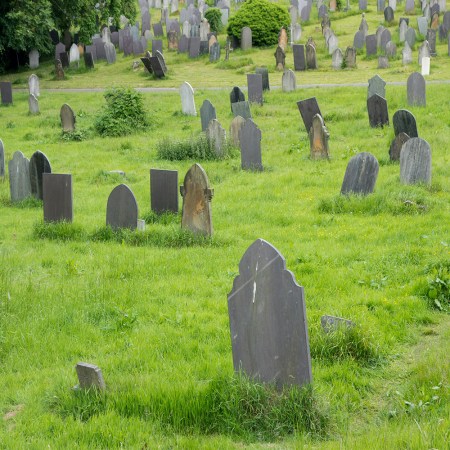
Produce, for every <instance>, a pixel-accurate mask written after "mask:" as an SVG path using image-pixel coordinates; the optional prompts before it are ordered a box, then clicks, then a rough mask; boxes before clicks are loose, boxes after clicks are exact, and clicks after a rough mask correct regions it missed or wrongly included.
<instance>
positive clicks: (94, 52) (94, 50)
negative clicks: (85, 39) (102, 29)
mask: <svg viewBox="0 0 450 450" xmlns="http://www.w3.org/2000/svg"><path fill="white" fill-rule="evenodd" d="M86 53H90V54H91V55H92V59H93V61H94V63H95V62H96V61H97V47H96V46H95V45H86V51H85V52H84V54H86ZM124 56H125V55H124ZM85 61H86V60H85Z"/></svg>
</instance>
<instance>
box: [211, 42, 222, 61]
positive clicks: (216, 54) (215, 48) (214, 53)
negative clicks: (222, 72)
mask: <svg viewBox="0 0 450 450" xmlns="http://www.w3.org/2000/svg"><path fill="white" fill-rule="evenodd" d="M219 59H220V44H219V43H218V42H214V43H213V44H211V47H209V62H216V61H219Z"/></svg>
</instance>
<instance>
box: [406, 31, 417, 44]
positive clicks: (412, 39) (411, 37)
mask: <svg viewBox="0 0 450 450" xmlns="http://www.w3.org/2000/svg"><path fill="white" fill-rule="evenodd" d="M405 41H406V42H407V43H408V45H409V46H410V48H413V47H414V45H415V43H416V30H415V29H414V28H411V27H409V28H408V29H407V30H406V34H405Z"/></svg>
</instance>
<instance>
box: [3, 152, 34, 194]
mask: <svg viewBox="0 0 450 450" xmlns="http://www.w3.org/2000/svg"><path fill="white" fill-rule="evenodd" d="M8 172H9V191H10V194H11V201H12V202H20V201H21V200H24V199H25V198H27V197H30V195H31V184H30V161H29V160H28V158H26V157H25V156H24V155H23V153H22V152H20V151H16V152H14V154H13V157H12V159H11V160H10V161H9V162H8Z"/></svg>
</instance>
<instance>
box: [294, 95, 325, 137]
mask: <svg viewBox="0 0 450 450" xmlns="http://www.w3.org/2000/svg"><path fill="white" fill-rule="evenodd" d="M297 107H298V110H299V111H300V115H301V116H302V119H303V123H304V125H305V129H306V132H307V133H309V130H310V129H311V127H312V123H313V117H314V116H315V115H316V114H319V116H320V117H323V116H322V113H321V112H320V109H319V105H318V103H317V99H316V97H311V98H307V99H306V100H300V101H299V102H297Z"/></svg>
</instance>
